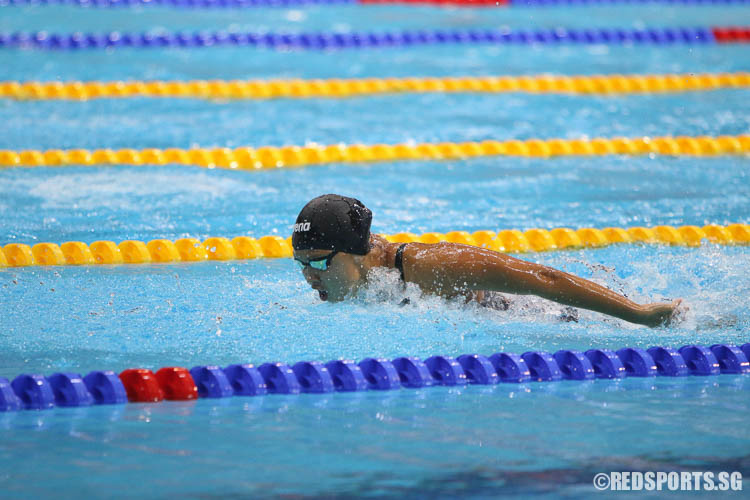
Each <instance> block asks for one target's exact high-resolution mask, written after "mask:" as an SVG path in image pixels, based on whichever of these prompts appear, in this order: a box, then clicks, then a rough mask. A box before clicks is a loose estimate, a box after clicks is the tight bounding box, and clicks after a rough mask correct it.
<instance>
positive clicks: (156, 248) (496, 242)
mask: <svg viewBox="0 0 750 500" xmlns="http://www.w3.org/2000/svg"><path fill="white" fill-rule="evenodd" d="M382 236H384V237H385V238H386V239H387V240H388V241H391V242H394V243H411V242H420V243H439V242H442V241H448V242H452V243H461V244H464V245H473V246H478V247H482V248H488V249H490V250H494V251H497V252H511V253H525V252H545V251H552V250H570V249H578V248H598V247H604V246H608V245H612V244H661V245H677V246H692V247H695V246H699V245H701V244H704V243H711V244H718V245H748V244H750V225H748V224H730V225H727V226H721V225H718V224H709V225H706V226H703V227H698V226H680V227H674V226H667V225H662V226H655V227H631V228H627V229H624V228H619V227H607V228H604V229H596V228H581V229H578V230H573V229H570V228H555V229H552V230H546V229H529V230H527V231H523V232H522V231H519V230H516V229H506V230H501V231H499V232H495V231H476V232H474V233H468V232H466V231H450V232H448V233H434V232H431V233H424V234H421V235H416V234H413V233H397V234H391V235H382ZM291 256H292V243H291V236H290V237H289V238H286V239H284V238H282V237H281V236H263V237H262V238H257V239H256V238H252V237H249V236H238V237H236V238H233V239H232V240H230V239H229V238H224V237H211V238H207V239H205V240H204V241H200V240H198V239H196V238H181V239H178V240H176V241H171V240H168V239H155V240H151V241H149V242H144V241H138V240H126V241H122V242H120V243H119V244H117V243H115V242H113V241H95V242H93V243H91V244H90V245H87V244H86V243H83V242H81V241H68V242H65V243H63V244H61V245H57V244H56V243H37V244H35V245H33V246H29V245H27V244H23V243H9V244H7V245H5V246H4V247H2V248H0V267H3V266H8V267H23V266H64V265H94V264H109V265H111V264H150V263H165V262H204V261H207V260H243V259H257V258H262V257H265V258H288V257H291Z"/></svg>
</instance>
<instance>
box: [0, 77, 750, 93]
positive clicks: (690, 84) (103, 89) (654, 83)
mask: <svg viewBox="0 0 750 500" xmlns="http://www.w3.org/2000/svg"><path fill="white" fill-rule="evenodd" d="M748 87H750V72H745V71H739V72H735V73H699V74H694V73H691V74H646V75H619V74H615V75H573V76H564V75H531V76H485V77H421V78H415V77H412V78H351V79H338V78H333V79H326V80H321V79H314V80H302V79H287V80H191V81H160V80H156V81H137V80H135V81H111V82H101V81H92V82H80V81H71V82H59V81H58V82H38V81H31V82H18V81H0V97H6V98H11V99H19V100H46V99H69V100H88V99H101V98H129V97H159V98H200V99H275V98H298V99H305V98H318V97H327V98H351V97H357V96H369V95H378V94H396V93H459V92H463V93H467V92H473V93H509V92H527V93H532V94H592V95H622V94H647V93H676V92H696V91H710V90H718V89H727V88H748Z"/></svg>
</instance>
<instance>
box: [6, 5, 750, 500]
mask: <svg viewBox="0 0 750 500" xmlns="http://www.w3.org/2000/svg"><path fill="white" fill-rule="evenodd" d="M0 12H1V13H2V16H0V31H14V30H25V31H36V30H48V31H57V32H70V31H109V30H121V31H125V30H131V31H143V30H159V29H168V30H181V29H191V30H192V29H206V30H209V29H210V30H213V29H238V30H239V29H242V30H252V31H282V30H286V31H315V30H337V31H345V30H375V31H385V30H396V29H405V28H409V29H454V28H462V29H463V28H466V29H469V28H492V27H499V26H510V27H514V28H521V27H534V26H539V27H554V26H565V27H605V26H617V27H644V26H697V25H702V26H711V25H715V26H720V25H728V24H734V25H743V24H744V25H747V24H750V9H747V8H743V7H727V6H722V7H709V6H702V7H684V6H665V5H650V6H621V7H617V8H610V7H578V8H562V7H561V8H539V9H532V8H528V9H525V8H512V9H510V8H509V9H439V8H431V7H374V6H373V7H364V6H338V7H313V8H304V9H244V10H207V11H203V10H191V11H187V10H185V11H183V10H173V9H168V8H161V7H150V6H144V7H139V8H133V9H111V10H110V9H87V8H77V7H65V6H48V7H12V8H11V7H1V8H0ZM748 68H750V52H749V51H748V49H747V48H746V46H741V45H738V46H726V47H718V46H705V47H704V46H672V47H656V46H640V47H635V46H634V47H601V46H592V47H579V46H560V47H544V46H540V47H492V46H469V45H467V46H453V47H437V46H432V47H415V48H400V49H396V48H384V49H372V50H351V51H340V52H302V51H273V50H255V49H250V48H246V47H245V48H203V49H168V50H157V49H154V50H143V51H139V50H136V49H123V50H110V51H95V50H94V51H80V52H44V51H33V50H16V49H12V50H11V49H2V50H0V80H32V79H37V80H53V79H61V80H71V79H80V80H92V79H97V80H113V79H154V78H162V79H189V78H226V79H231V78H282V77H283V78H287V77H290V78H291V77H300V78H320V77H361V76H374V77H385V76H412V75H413V76H441V75H506V74H507V75H510V74H539V73H553V74H571V75H572V74H593V73H649V72H651V73H667V72H680V73H695V72H719V71H741V70H745V71H746V70H748ZM748 102H749V100H748V91H747V90H722V91H715V92H695V93H685V94H666V95H640V96H637V95H633V96H621V97H601V96H561V95H528V94H520V93H518V94H515V93H514V94H498V95H477V94H454V95H441V94H423V95H419V94H413V95H409V94H405V95H393V96H373V97H364V98H353V99H344V100H335V99H306V100H294V99H279V100H273V101H241V102H234V101H204V100H192V99H140V98H139V99H123V100H116V99H103V100H96V101H89V102H65V101H42V102H34V101H26V102H19V101H13V100H8V99H5V100H0V121H2V123H3V124H4V126H3V133H2V134H0V149H13V150H20V149H25V148H33V149H48V148H78V147H85V148H101V147H111V148H120V147H134V148H145V147H160V148H166V147H191V146H195V145H198V146H202V147H212V146H227V147H236V146H244V145H250V146H262V145H288V144H298V145H301V144H305V143H308V142H317V143H322V144H329V143H338V142H343V143H353V142H362V143H366V144H371V143H376V142H389V143H395V142H407V141H414V142H419V141H440V140H450V141H466V140H484V139H509V138H519V139H525V138H532V137H540V138H550V137H567V138H574V137H581V136H588V137H595V136H603V137H611V136H616V135H625V136H642V135H650V136H656V135H683V134H684V135H711V136H716V135H721V134H743V133H745V134H746V133H748V131H750V126H749V125H750V119H749V118H748V117H750V105H748ZM749 161H750V160H748V158H746V157H719V158H689V157H668V156H654V157H648V156H646V157H636V158H627V157H597V158H576V157H569V158H557V159H534V158H476V159H471V160H459V161H413V162H393V163H378V164H371V165H367V164H359V165H348V164H332V165H326V166H315V167H308V168H301V169H280V170H277V171H261V172H240V171H225V170H210V171H209V170H204V169H200V168H194V167H184V166H165V167H152V166H144V167H76V166H73V167H65V168H28V169H27V168H16V169H6V170H2V171H0V238H2V240H1V241H0V244H6V243H12V242H18V243H28V244H34V243H37V242H41V241H50V242H56V243H60V242H63V241H70V240H79V241H85V242H92V241H95V240H100V239H110V240H114V241H122V240H125V239H139V240H150V239H154V238H169V239H176V238H181V237H196V238H204V237H207V236H226V237H233V236H238V235H250V236H256V237H257V236H263V235H268V234H278V235H281V236H284V237H286V236H288V235H289V233H290V227H291V225H292V224H293V222H294V218H295V217H296V214H297V212H298V211H299V209H300V208H301V207H302V206H303V205H304V204H305V203H306V202H307V201H308V200H309V199H311V198H312V197H314V196H317V195H320V194H323V193H327V192H336V193H340V194H344V195H349V196H354V197H357V198H358V199H360V200H362V201H363V202H364V203H365V204H366V205H367V206H368V207H370V208H371V209H372V210H373V212H374V221H373V230H374V231H376V232H379V233H395V232H400V231H411V232H415V233H421V232H427V231H440V232H445V231H451V230H466V231H470V232H471V231H476V230H481V229H490V230H498V229H507V228H514V229H522V230H524V229H530V228H534V227H541V228H548V229H549V228H554V227H563V226H564V227H573V228H577V227H599V228H601V227H606V226H621V227H628V226H636V225H646V226H649V225H657V224H672V225H682V224H697V225H703V224H706V223H716V224H728V223H735V222H740V223H750V187H748V186H749V184H748V177H749V175H750V174H748V172H749V169H748V167H750V163H749ZM520 257H522V258H526V259H529V260H533V261H535V262H540V263H544V264H548V265H551V266H554V267H557V268H561V269H564V270H566V271H569V272H573V273H576V274H579V275H581V276H584V277H587V278H589V279H592V280H594V281H597V282H598V283H601V284H605V285H607V286H609V287H610V288H612V289H614V290H616V291H618V292H620V293H624V294H626V295H627V296H628V297H630V298H632V299H634V300H636V301H641V302H643V301H650V300H662V299H673V298H677V297H682V298H684V300H685V303H686V304H687V305H688V306H689V308H690V309H689V311H688V312H687V314H686V317H685V319H684V321H682V322H681V323H679V324H677V325H675V326H672V327H669V328H660V329H648V328H645V327H640V326H637V325H631V324H628V323H625V322H622V321H619V320H614V319H610V318H605V317H603V316H601V315H598V314H595V313H590V312H585V311H582V312H581V314H580V319H579V321H578V322H577V323H568V322H561V321H559V316H560V310H561V308H560V306H558V305H556V304H553V303H550V302H546V301H542V300H540V299H534V298H529V297H514V298H513V304H512V306H511V308H510V309H509V310H508V311H504V312H498V311H488V310H484V309H481V308H479V307H473V306H466V305H463V304H460V303H456V302H452V301H445V300H442V299H438V298H434V297H433V298H430V297H421V296H420V294H419V291H418V290H415V289H413V288H410V287H409V288H407V289H406V290H403V289H401V287H400V286H399V285H398V283H397V282H398V277H397V276H395V275H394V274H393V273H388V272H383V273H380V275H379V276H377V279H376V280H374V284H373V285H372V286H371V287H370V288H368V289H366V290H363V291H362V292H361V293H360V294H359V295H358V296H357V297H356V298H354V300H352V301H351V302H348V303H342V304H330V303H323V302H320V301H319V300H318V299H317V295H316V294H315V293H314V291H313V290H311V289H309V287H308V286H307V285H306V284H305V282H304V280H303V278H302V276H301V274H300V273H299V270H298V268H297V267H296V266H295V265H294V263H293V262H292V261H291V260H289V259H281V260H266V259H261V260H253V261H237V262H206V263H201V264H168V265H167V264H165V265H142V266H93V267H33V268H0V332H1V333H0V376H3V377H7V378H12V377H15V376H16V375H18V374H20V373H42V374H51V373H53V372H57V371H74V372H80V373H86V372H88V371H90V370H94V369H112V370H115V371H120V370H123V369H126V368H132V367H146V368H151V369H157V368H159V367H161V366H175V365H176V366H186V367H188V368H190V367H192V366H195V365H203V364H218V365H222V366H224V365H227V364H230V363H238V362H250V363H262V362H266V361H284V362H288V363H293V362H296V361H300V360H319V361H324V362H325V361H328V360H331V359H337V358H340V357H345V358H350V359H356V360H359V359H362V358H364V357H369V356H377V357H387V358H393V357H396V356H402V355H410V356H419V357H421V358H425V357H428V356H431V355H434V354H442V355H451V356H457V355H460V354H464V353H481V354H485V355H489V354H492V353H495V352H500V351H505V352H517V353H521V352H525V351H528V350H546V351H551V352H554V351H556V350H558V349H563V348H565V349H587V348H590V347H598V348H620V347H624V346H632V347H650V346H653V345H670V346H675V347H679V346H681V345H685V344H690V343H696V344H703V345H710V344H713V343H719V342H720V343H727V344H742V343H745V342H748V341H750V308H748V305H749V304H748V299H747V297H748V296H750V274H748V272H747V270H748V269H749V268H750V250H749V249H748V248H747V247H727V246H716V245H710V244H708V245H704V246H702V247H700V248H682V247H659V246H648V245H629V246H617V245H615V246H611V247H607V248H604V249H597V250H573V251H565V252H550V253H536V254H526V255H520ZM405 296H406V297H409V298H410V299H412V300H411V303H410V304H409V305H408V306H405V307H400V306H399V303H400V302H401V299H403V298H404V297H405ZM748 396H750V380H749V377H746V376H745V377H743V376H729V375H721V376H717V377H710V378H704V377H690V378H682V379H676V380H670V379H666V378H658V379H650V380H638V379H625V380H621V381H615V382H613V381H603V380H596V381H591V382H587V383H580V382H560V383H547V384H534V383H529V384H520V385H510V384H500V385H498V386H492V387H480V386H470V387H465V388H444V387H435V388H430V389H424V390H412V389H402V390H399V391H388V392H387V393H376V392H366V393H361V394H346V393H336V394H329V395H299V396H267V397H259V398H242V397H235V398H229V399H227V400H221V401H216V400H199V401H194V402H188V403H185V402H164V403H159V404H152V405H146V404H128V405H123V406H117V407H114V406H101V407H90V408H76V409H63V408H56V409H53V410H49V411H42V412H37V411H23V412H13V413H6V414H0V436H1V437H0V488H1V489H2V492H3V493H2V496H3V498H31V497H55V498H81V497H82V496H84V497H92V496H95V497H111V498H125V497H128V498H131V497H135V496H140V497H144V498H161V497H175V496H178V495H179V496H184V497H188V498H196V497H201V498H204V497H220V498H227V497H238V498H244V497H248V498H266V497H268V498H275V497H279V496H292V497H304V498H306V497H310V498H317V497H321V498H336V497H342V498H344V497H351V496H373V497H394V498H396V497H398V498H401V497H414V498H435V497H446V498H447V497H465V498H488V497H497V496H501V495H515V496H520V497H526V496H530V497H531V496H533V497H558V496H565V497H575V498H581V497H588V496H596V495H600V494H601V493H599V492H597V491H596V490H595V489H594V488H593V486H592V484H591V481H592V479H593V476H594V475H595V474H596V473H598V472H608V471H620V470H644V471H648V470H654V471H657V470H713V471H722V470H725V471H740V472H742V473H743V475H744V476H745V477H746V478H748V477H750V455H749V454H748V450H749V449H750V425H748V424H749V423H750V419H749V417H748V415H750V397H748ZM748 487H750V485H748V483H747V480H746V482H745V488H746V489H747V488H748ZM725 494H726V495H727V496H732V493H725ZM734 495H736V496H738V497H739V496H740V495H741V492H735V493H734ZM699 496H700V494H699V493H698V494H696V497H699Z"/></svg>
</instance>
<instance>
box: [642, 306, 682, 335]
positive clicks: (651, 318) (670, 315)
mask: <svg viewBox="0 0 750 500" xmlns="http://www.w3.org/2000/svg"><path fill="white" fill-rule="evenodd" d="M641 307H642V308H643V313H642V321H640V323H641V324H643V325H646V326H650V327H652V328H654V327H657V326H668V325H670V324H672V323H673V322H675V320H679V319H681V318H682V316H684V314H685V312H686V311H687V306H683V305H682V299H677V300H673V301H672V302H654V303H653V304H645V305H643V306H641Z"/></svg>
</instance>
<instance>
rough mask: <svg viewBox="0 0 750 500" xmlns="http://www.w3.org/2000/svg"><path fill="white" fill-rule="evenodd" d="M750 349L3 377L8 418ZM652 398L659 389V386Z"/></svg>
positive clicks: (576, 369)
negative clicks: (102, 406) (74, 409)
mask: <svg viewBox="0 0 750 500" xmlns="http://www.w3.org/2000/svg"><path fill="white" fill-rule="evenodd" d="M749 356H750V343H747V344H744V345H741V346H736V345H728V344H714V345H712V346H700V345H685V346H682V347H680V348H679V349H675V348H672V347H662V346H654V347H651V348H648V349H643V348H639V347H635V348H633V347H625V348H623V349H619V350H617V351H616V352H615V351H612V350H610V349H589V350H587V351H585V352H582V351H578V350H573V349H561V350H559V351H557V352H555V353H554V354H551V353H549V352H545V351H527V352H525V353H523V354H515V353H506V352H497V353H495V354H492V355H490V356H483V355H481V354H463V355H460V356H458V357H456V358H454V357H451V356H431V357H429V358H427V359H424V360H422V359H420V358H418V357H415V356H403V357H398V358H395V359H392V360H389V359H385V358H365V359H363V360H361V361H360V362H359V363H355V362H354V361H350V360H347V359H344V358H339V359H335V360H332V361H329V362H328V363H325V364H323V363H321V362H319V361H300V362H299V363H295V364H294V365H292V366H290V365H288V364H286V363H280V362H271V363H263V364H261V365H259V366H257V367H256V366H255V365H252V364H249V363H244V364H234V365H229V366H227V367H225V368H221V367H219V366H215V365H199V366H194V367H193V368H191V369H190V370H188V369H187V368H183V367H176V366H170V367H164V368H161V369H159V370H157V371H156V373H154V372H152V371H151V370H149V369H146V368H130V369H127V370H124V371H122V372H120V373H119V375H118V374H116V373H115V372H114V371H111V370H106V371H92V372H90V373H89V374H87V375H86V376H85V377H81V375H79V374H77V373H70V372H62V373H54V374H52V375H50V376H49V377H45V376H44V375H39V374H21V375H18V376H17V377H15V378H14V379H13V381H12V382H10V381H9V380H8V379H6V378H3V377H0V412H7V411H17V410H46V409H51V408H54V407H56V406H58V407H80V406H91V405H97V404H124V403H126V402H133V403H136V402H137V403H157V402H160V401H164V400H172V401H175V400H176V401H186V400H195V399H199V398H227V397H232V396H263V395H266V394H299V393H331V392H354V391H368V390H369V391H372V390H378V391H384V390H398V389H401V388H412V389H421V388H425V387H433V386H465V385H471V384H477V385H495V384H499V383H509V384H521V383H530V382H559V381H562V380H578V381H582V380H593V379H609V380H619V379H623V378H626V377H638V378H652V377H657V376H665V377H685V376H688V375H694V376H715V375H719V374H734V375H739V374H742V375H747V374H748V373H750V363H749V362H748V357H749ZM649 388H651V386H649Z"/></svg>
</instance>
